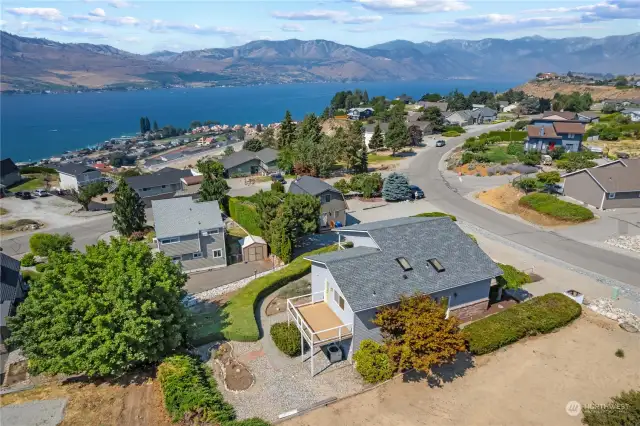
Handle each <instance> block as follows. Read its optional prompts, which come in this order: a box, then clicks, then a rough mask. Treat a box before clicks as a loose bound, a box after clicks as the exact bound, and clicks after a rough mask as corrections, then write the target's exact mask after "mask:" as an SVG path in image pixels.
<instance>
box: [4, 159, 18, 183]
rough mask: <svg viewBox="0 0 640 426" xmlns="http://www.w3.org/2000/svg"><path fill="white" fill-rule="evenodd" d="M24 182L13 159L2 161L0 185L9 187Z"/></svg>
mask: <svg viewBox="0 0 640 426" xmlns="http://www.w3.org/2000/svg"><path fill="white" fill-rule="evenodd" d="M21 180H22V176H21V175H20V170H19V169H18V166H16V165H15V163H14V162H13V160H12V159H11V158H5V159H4V160H2V161H0V185H2V186H5V187H9V186H11V185H15V184H16V183H18V182H20V181H21Z"/></svg>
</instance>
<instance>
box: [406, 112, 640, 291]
mask: <svg viewBox="0 0 640 426" xmlns="http://www.w3.org/2000/svg"><path fill="white" fill-rule="evenodd" d="M510 124H511V123H505V126H506V125H510ZM479 133H480V132H476V133H469V134H465V135H463V136H461V137H459V138H455V139H451V140H449V141H448V142H447V149H446V150H445V151H442V155H433V154H434V151H433V149H430V150H428V151H427V152H425V153H423V154H422V155H419V156H417V157H416V158H414V159H413V160H412V161H411V163H410V164H409V167H408V170H407V175H408V176H409V177H410V179H411V182H412V183H414V184H417V185H418V186H420V187H421V188H422V189H423V190H424V193H425V196H426V199H427V201H429V202H431V203H432V204H434V205H436V206H438V208H440V209H441V210H442V211H444V212H447V213H450V214H453V215H455V216H458V217H459V218H460V219H462V220H464V221H466V222H470V223H472V224H474V225H476V226H478V227H481V228H483V229H486V230H487V231H489V232H492V233H494V234H497V235H499V236H501V237H504V238H506V239H508V240H511V241H513V242H515V243H517V244H521V245H523V246H525V247H528V248H530V249H533V250H537V251H539V252H541V253H544V254H546V255H548V256H551V257H555V258H557V259H560V260H563V261H565V262H567V263H569V264H572V265H575V266H578V267H580V268H583V269H586V270H588V271H592V272H595V273H598V274H601V275H604V276H607V277H609V278H613V279H615V280H618V281H622V282H624V283H627V284H630V285H633V286H636V287H640V262H639V261H638V259H637V258H635V259H634V258H632V257H629V256H625V255H622V254H619V253H616V252H612V251H608V250H604V249H599V248H597V247H593V246H590V245H586V244H583V243H580V242H578V241H575V240H573V239H569V238H566V237H563V236H561V235H559V234H557V233H555V232H553V231H544V230H541V229H538V228H535V227H533V226H530V225H527V224H526V223H522V222H520V221H517V220H515V219H511V218H509V217H507V216H505V215H502V214H499V213H496V212H494V211H492V210H490V209H488V208H484V207H482V206H480V205H478V204H476V203H474V202H472V201H469V200H467V199H466V198H464V197H463V196H462V195H461V194H459V193H458V192H457V191H456V190H455V189H454V188H452V187H450V186H449V184H448V183H447V182H446V180H445V179H444V178H443V176H442V174H441V173H440V169H439V166H440V160H441V158H442V157H443V155H444V154H445V153H446V152H447V151H449V150H450V149H452V148H454V147H456V146H458V145H461V144H462V143H463V142H464V140H465V139H466V138H468V137H470V136H474V135H477V134H479Z"/></svg>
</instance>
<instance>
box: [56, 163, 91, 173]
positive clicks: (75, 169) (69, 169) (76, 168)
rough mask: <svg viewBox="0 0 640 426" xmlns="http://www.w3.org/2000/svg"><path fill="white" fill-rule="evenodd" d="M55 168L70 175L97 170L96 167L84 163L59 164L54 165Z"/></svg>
mask: <svg viewBox="0 0 640 426" xmlns="http://www.w3.org/2000/svg"><path fill="white" fill-rule="evenodd" d="M56 170H57V171H58V172H60V173H64V174H67V175H72V176H80V175H81V174H83V173H85V172H97V171H98V169H95V168H93V167H91V166H87V165H86V164H81V163H65V164H60V165H59V166H57V167H56Z"/></svg>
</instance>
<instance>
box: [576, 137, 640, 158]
mask: <svg viewBox="0 0 640 426" xmlns="http://www.w3.org/2000/svg"><path fill="white" fill-rule="evenodd" d="M585 145H586V146H597V147H598V148H602V150H603V151H606V150H607V149H608V150H609V154H616V153H617V152H625V153H627V154H629V156H630V157H631V158H638V157H640V140H622V141H588V142H585Z"/></svg>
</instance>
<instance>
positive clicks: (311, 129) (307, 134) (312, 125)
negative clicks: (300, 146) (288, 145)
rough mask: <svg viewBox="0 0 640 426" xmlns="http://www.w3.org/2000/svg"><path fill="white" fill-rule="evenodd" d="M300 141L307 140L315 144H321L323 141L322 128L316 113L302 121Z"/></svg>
mask: <svg viewBox="0 0 640 426" xmlns="http://www.w3.org/2000/svg"><path fill="white" fill-rule="evenodd" d="M299 139H307V140H310V141H312V142H313V143H320V141H321V139H322V126H321V125H320V121H319V120H318V117H316V115H315V114H314V113H311V114H308V115H307V116H305V117H304V120H303V121H302V126H301V127H300V135H299Z"/></svg>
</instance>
